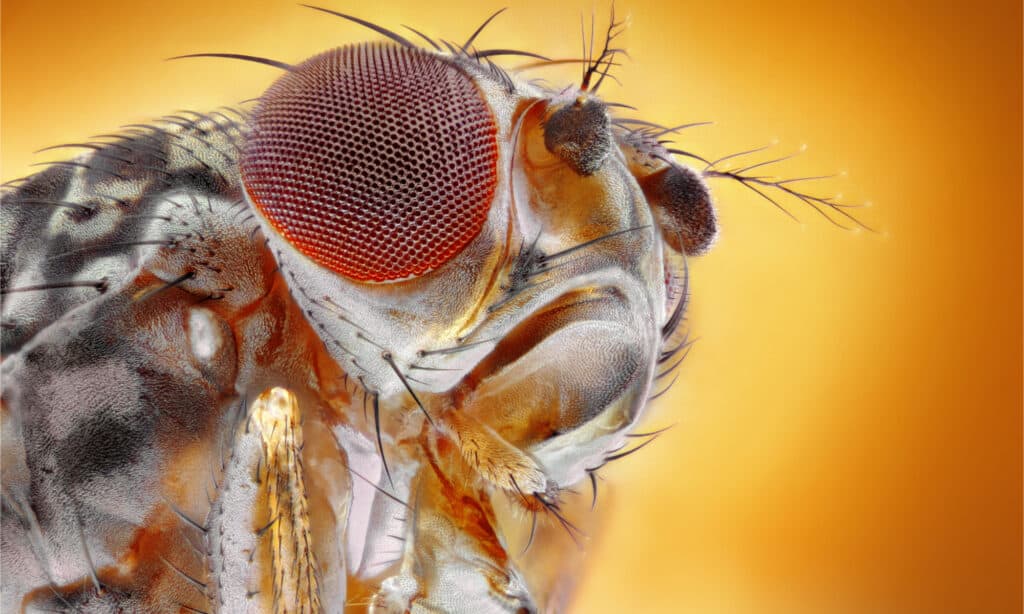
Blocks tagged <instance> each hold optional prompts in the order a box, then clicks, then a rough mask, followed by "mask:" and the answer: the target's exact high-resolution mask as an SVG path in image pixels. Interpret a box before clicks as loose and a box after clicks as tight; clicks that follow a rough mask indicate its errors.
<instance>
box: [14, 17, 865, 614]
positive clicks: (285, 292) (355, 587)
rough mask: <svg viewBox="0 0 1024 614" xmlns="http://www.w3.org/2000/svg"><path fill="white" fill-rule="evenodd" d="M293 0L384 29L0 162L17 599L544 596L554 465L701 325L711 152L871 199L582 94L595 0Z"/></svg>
mask: <svg viewBox="0 0 1024 614" xmlns="http://www.w3.org/2000/svg"><path fill="white" fill-rule="evenodd" d="M310 8H314V9H315V10H317V11H320V12H322V13H327V14H329V15H332V16H335V17H338V18H342V19H346V20H349V21H353V22H356V23H358V24H361V25H363V26H366V27H367V28H369V29H370V30H372V31H373V32H374V36H376V37H377V39H378V40H372V41H369V42H360V43H354V44H349V45H345V46H343V47H340V48H337V49H333V50H329V51H326V52H323V53H321V54H319V55H316V56H314V57H311V58H309V59H306V60H304V61H300V62H297V63H286V62H283V61H279V60H272V59H267V58H260V57H254V56H244V55H235V54H197V55H219V56H227V57H230V58H233V59H237V60H243V61H255V62H260V63H264V64H268V65H270V66H273V67H275V68H277V69H280V70H281V75H280V77H279V78H278V79H277V81H276V82H275V83H274V84H273V85H272V86H271V87H270V88H269V89H268V90H267V91H266V92H265V93H264V94H262V95H261V96H260V97H259V98H258V99H257V100H256V101H255V104H254V105H249V106H243V107H241V108H226V109H221V110H216V111H212V112H205V113H198V112H197V113H178V114H175V115H170V116H167V117H165V118H164V119H162V120H160V121H158V122H156V123H154V124H152V125H135V126H129V127H126V128H125V129H123V130H122V131H121V132H118V133H111V134H107V135H102V136H99V137H97V138H96V139H94V140H91V141H89V142H85V143H79V144H75V146H77V147H81V148H83V149H84V153H83V154H81V155H79V156H78V157H75V158H73V159H70V160H67V161H63V162H57V163H54V164H52V165H50V166H49V167H48V168H47V169H46V170H44V171H42V172H39V173H37V174H35V175H32V176H30V177H26V178H24V179H20V180H15V181H12V182H9V183H8V184H7V185H6V186H5V189H4V193H3V201H2V207H0V222H2V224H0V229H2V233H3V246H2V263H0V287H2V293H3V322H2V324H3V326H2V349H3V362H2V376H3V381H4V388H3V408H2V409H3V414H2V419H3V499H2V504H3V517H2V518H3V525H2V535H3V554H2V557H3V561H2V562H3V567H4V574H3V585H2V607H3V609H4V610H5V611H8V610H9V611H16V610H24V611H36V610H39V611H68V612H72V611H73V612H113V611H161V612H162V611H180V612H239V611H246V612H271V611H272V612H319V611H331V612H334V611H342V610H344V609H346V608H352V607H355V608H366V609H368V610H370V611H375V612H392V611H395V612H405V611H417V612H427V611H444V612H524V611H525V612H532V611H560V610H563V609H564V608H565V607H566V603H567V599H568V596H569V594H570V591H569V590H568V589H567V586H570V585H571V580H566V578H570V577H571V576H573V575H574V569H573V568H574V565H575V564H576V563H577V562H578V557H577V556H574V554H573V553H574V552H578V551H579V550H578V549H580V548H583V547H584V546H585V541H586V540H585V531H584V530H583V529H582V528H581V525H582V524H583V522H585V519H581V518H580V517H579V516H578V515H576V514H573V513H571V512H573V511H576V510H575V508H572V509H570V507H569V505H568V503H567V500H568V498H569V493H571V492H573V489H576V488H577V487H578V486H581V485H582V486H586V485H587V484H588V482H589V483H590V484H591V485H593V487H594V496H595V497H596V478H595V476H596V474H597V472H598V471H599V470H600V469H601V468H602V467H603V466H604V465H605V464H607V463H609V462H612V461H616V460H619V459H621V458H623V457H625V456H627V455H629V454H630V453H631V452H633V451H635V450H636V449H639V448H640V447H642V446H643V445H646V443H648V442H649V441H651V440H652V439H653V438H654V437H655V436H656V435H657V432H654V433H646V434H643V433H635V432H633V430H634V427H635V425H636V424H637V422H638V421H639V420H640V418H641V417H642V415H643V412H644V409H645V407H646V406H647V404H648V402H649V400H650V399H651V398H652V397H654V396H657V395H658V394H659V393H660V392H661V391H663V390H664V389H665V387H666V386H667V385H670V381H671V377H672V375H673V373H674V371H675V369H676V367H678V366H679V363H680V362H681V360H682V358H683V357H684V356H685V354H686V350H687V347H688V342H687V338H686V334H685V330H684V327H683V321H684V320H683V316H684V314H685V309H686V301H687V268H686V262H687V258H689V257H692V256H697V255H700V254H702V253H704V252H705V251H707V250H708V249H709V248H710V246H711V245H712V243H713V242H714V239H715V236H716V232H717V227H716V218H715V210H714V206H713V204H712V197H711V191H710V189H709V187H708V182H709V181H710V180H712V179H724V180H728V181H735V182H739V183H742V184H743V185H745V186H746V187H748V188H750V189H751V190H752V191H754V192H756V193H758V194H759V195H761V196H764V197H765V198H767V199H769V200H772V199H773V196H772V194H773V193H778V194H781V195H787V196H789V197H794V198H796V199H799V200H801V201H803V202H804V203H806V204H807V205H810V206H811V207H814V208H815V209H818V210H819V212H821V213H823V214H825V215H826V216H827V217H828V216H832V219H838V220H843V219H846V220H847V221H851V222H856V221H855V220H854V219H853V218H852V217H850V216H849V215H848V214H847V213H846V212H845V210H844V209H843V208H842V206H841V205H839V204H838V203H836V202H834V201H832V200H830V199H824V198H817V197H814V196H812V195H809V194H806V193H804V192H802V191H800V190H799V189H797V188H796V187H795V186H796V185H797V184H795V183H793V181H792V180H789V181H786V180H777V179H772V178H769V177H766V176H764V175H763V174H762V173H760V172H758V173H753V172H752V171H754V170H755V169H759V170H761V169H763V167H764V166H765V165H767V164H768V162H756V163H750V164H746V165H741V166H740V167H739V168H733V167H726V166H724V163H725V162H726V161H727V160H728V159H720V160H708V159H705V158H703V157H702V156H700V155H698V154H696V153H693V152H689V151H685V150H682V149H675V148H672V147H670V146H669V143H667V139H668V138H669V137H670V136H671V135H673V134H675V133H677V132H679V131H680V130H682V129H684V128H686V127H688V126H685V125H684V126H674V127H673V126H660V125H657V124H655V123H653V122H649V121H646V120H643V119H640V118H636V117H632V114H633V111H634V110H633V109H631V108H629V107H626V106H625V105H618V104H615V103H613V102H610V101H606V100H604V99H602V97H601V94H600V92H601V86H602V84H603V83H605V82H606V80H608V79H613V78H614V76H612V75H611V71H612V69H613V67H614V66H616V65H617V62H616V61H615V59H616V58H617V57H618V56H620V55H621V54H622V53H623V52H622V50H621V49H619V48H617V47H616V46H615V38H616V36H617V35H618V34H619V33H620V32H621V30H622V27H623V24H622V22H620V21H618V20H616V18H615V17H614V14H613V16H612V19H611V21H610V25H609V27H608V28H607V30H606V31H605V32H604V36H603V40H602V41H601V42H598V43H597V44H596V45H595V44H594V38H592V39H591V45H590V46H589V47H588V48H587V50H586V51H585V53H584V54H583V55H584V57H581V58H574V59H568V60H566V59H556V60H552V59H548V58H546V57H543V56H541V55H539V54H537V53H534V52H529V51H521V50H514V49H481V48H479V47H478V46H477V45H476V44H475V41H476V40H477V37H478V35H479V34H480V32H481V31H482V30H483V28H484V27H485V26H487V25H488V24H489V23H490V21H491V20H492V19H493V18H494V17H496V16H497V13H496V14H495V15H492V16H491V17H490V18H488V19H487V20H486V21H485V22H484V23H483V24H482V25H481V26H480V28H478V29H477V30H476V31H475V32H474V33H473V34H472V35H471V36H469V37H468V39H466V40H465V41H464V42H461V43H457V42H451V41H446V40H440V39H435V38H432V37H430V36H428V35H426V34H423V33H421V32H419V31H418V30H414V29H411V28H409V29H406V30H402V31H396V30H392V29H388V28H385V27H384V26H381V25H378V24H374V23H371V22H369V21H366V20H363V19H361V18H359V17H355V16H351V15H346V14H342V13H339V12H336V11H333V10H331V9H327V8H321V7H310ZM499 13H500V11H499ZM510 57H512V58H516V59H518V60H522V61H525V62H527V65H528V66H534V67H539V66H546V65H552V64H558V63H570V62H575V63H578V64H579V65H580V66H581V68H582V70H581V75H580V80H579V82H578V83H575V84H573V85H571V86H568V87H564V88H549V87H546V86H543V85H541V84H538V83H536V82H532V81H527V80H525V79H524V78H522V77H521V76H520V75H519V73H515V72H509V71H507V70H505V69H503V68H501V67H499V65H498V64H496V61H497V60H498V59H499V58H505V59H508V58H510ZM730 158H733V157H730ZM688 163H689V164H693V165H694V166H693V167H691V166H690V165H689V164H688ZM773 202H775V201H774V200H773ZM630 442H633V443H634V444H635V445H633V446H629V445H628V444H629V443H630ZM585 508H586V506H583V507H582V512H580V513H585V512H586V509H585Z"/></svg>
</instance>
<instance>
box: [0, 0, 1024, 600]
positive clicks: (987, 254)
mask: <svg viewBox="0 0 1024 614" xmlns="http://www.w3.org/2000/svg"><path fill="white" fill-rule="evenodd" d="M320 2H321V4H323V5H324V6H327V7H329V8H332V9H335V10H340V11H343V12H349V13H353V14H357V15H359V16H362V17H364V18H369V19H372V20H375V21H377V22H379V23H381V24H384V25H387V26H391V27H396V28H397V27H398V26H399V25H400V24H408V25H411V26H414V27H416V28H418V29H421V30H422V31H424V32H427V33H429V34H431V35H437V36H440V37H443V38H451V39H455V40H464V39H465V38H466V37H467V36H468V35H469V33H470V32H472V31H473V30H474V29H475V28H476V26H477V25H479V23H480V22H481V21H482V20H483V19H484V18H485V17H486V16H487V15H488V14H490V13H491V12H492V11H494V10H496V9H498V8H501V6H503V4H501V3H499V4H493V5H492V4H487V3H478V2H468V1H463V2H457V1H453V0H433V1H431V2H429V3H422V2H416V1H413V0H404V1H402V2H379V1H378V2H362V1H356V0H346V1H342V0H320ZM509 4H511V10H509V11H508V12H507V13H506V14H505V15H502V16H501V17H500V18H498V20H497V21H496V22H495V23H494V24H492V26H491V27H490V28H488V30H487V31H486V32H485V33H484V34H483V35H481V37H480V39H479V41H478V42H479V44H480V45H482V46H487V47H514V48H523V49H528V50H532V51H536V52H539V53H543V54H546V55H548V56H551V57H572V56H576V55H578V54H579V53H580V51H579V49H580V15H581V13H582V14H584V15H586V21H587V22H588V24H589V20H590V15H591V12H592V11H595V12H596V16H597V24H598V28H599V29H600V28H602V27H603V26H604V25H605V24H606V22H607V18H608V13H609V3H607V2H597V3H590V2H583V1H580V0H565V1H562V2H552V1H551V0H536V1H535V0H530V1H526V2H509ZM615 8H616V11H617V13H618V14H619V15H621V16H628V17H629V21H630V27H629V29H628V31H627V32H626V33H625V34H624V35H623V37H622V40H621V43H622V44H624V45H625V46H626V47H628V49H629V54H630V59H628V60H625V59H624V60H623V62H624V64H623V66H621V67H619V68H618V69H617V70H616V71H615V72H614V75H615V76H616V77H617V78H618V79H619V81H621V85H620V84H617V83H611V82H610V83H606V84H605V85H604V86H603V88H602V93H603V94H604V95H605V97H606V98H607V99H610V100H614V101H616V102H622V103H626V104H631V105H634V106H636V107H638V108H639V111H638V112H637V113H630V115H632V116H636V117H642V118H644V119H647V120H650V121H655V122H660V123H663V124H669V125H671V124H677V123H683V122H690V121H705V120H710V121H714V122H715V124H714V125H713V126H708V127H702V128H694V129H691V130H688V131H686V132H685V133H683V134H682V135H681V137H680V139H679V141H678V142H679V145H680V146H681V147H683V148H684V149H688V150H690V151H694V152H698V153H700V154H702V155H704V156H705V157H719V156H724V155H727V154H730V153H734V152H738V151H742V150H746V149H750V148H752V147H758V146H761V145H765V144H770V143H776V145H775V146H774V147H773V149H772V150H771V151H769V152H766V153H765V154H764V156H771V155H773V154H780V155H781V154H786V153H790V152H792V151H796V150H799V149H800V147H801V146H803V145H805V144H806V145H807V151H805V152H804V153H803V154H801V155H800V156H799V157H797V158H796V159H794V160H791V161H789V162H786V163H785V164H784V165H781V166H780V167H779V169H778V172H779V173H780V174H782V175H786V176H791V177H798V176H804V175H818V174H828V173H833V172H840V173H843V175H841V176H840V177H837V178H835V179H831V180H827V181H824V182H821V183H820V184H819V185H818V186H816V187H815V188H814V191H815V192H816V193H819V194H823V195H831V194H834V193H836V192H842V194H843V200H844V201H845V202H848V203H871V204H872V206H871V207H869V208H865V209H863V210H859V211H858V212H857V215H858V216H859V217H860V219H862V220H863V221H864V222H865V223H866V224H868V225H870V226H872V227H873V228H875V229H876V230H877V232H873V233H872V232H850V231H845V230H842V229H840V228H837V227H836V226H834V225H831V224H829V223H828V222H827V221H826V220H824V219H823V218H822V217H820V216H819V215H817V214H816V213H814V211H812V210H811V209H809V208H808V207H807V206H806V205H803V204H801V203H799V202H795V201H792V200H783V201H781V202H783V203H784V204H785V205H786V207H787V208H788V209H789V211H791V212H792V213H793V215H795V216H796V217H797V218H798V219H799V221H797V222H794V221H793V220H791V219H789V218H788V217H786V216H785V215H783V214H782V213H780V212H779V211H778V210H777V209H775V208H774V207H773V206H772V205H771V204H770V203H767V202H765V201H762V200H760V199H759V198H758V197H757V196H756V195H754V194H753V193H752V192H750V191H748V190H745V189H744V188H742V187H741V186H737V185H731V184H729V183H728V182H723V181H721V180H718V181H716V182H715V183H714V184H713V186H712V187H713V190H714V193H715V197H716V199H717V202H718V207H719V215H720V223H721V228H722V232H721V239H720V241H719V242H718V244H717V245H716V247H715V248H714V249H713V251H712V252H711V253H710V254H709V255H707V256H704V257H702V258H699V259H696V260H694V261H693V262H691V266H690V271H691V275H692V279H691V289H692V302H691V305H692V307H691V309H690V312H689V326H690V329H691V331H692V334H693V335H694V336H695V337H697V338H699V340H698V341H697V342H696V344H695V345H694V346H693V350H692V352H691V353H690V355H689V357H688V358H687V359H686V361H685V362H684V364H683V367H682V370H681V376H680V377H679V380H678V382H677V383H676V385H675V387H674V388H673V389H672V391H671V392H670V393H669V394H668V395H666V396H664V397H662V398H661V399H659V401H658V402H657V403H656V404H655V406H654V407H653V409H652V411H651V412H650V413H649V417H648V419H647V420H646V423H645V425H644V426H645V428H646V427H650V428H659V427H663V426H667V425H675V426H674V428H672V429H671V430H669V431H668V432H667V433H665V434H664V435H662V436H661V437H660V438H659V439H658V440H657V441H656V442H655V443H653V444H652V445H651V446H649V447H647V448H646V449H645V450H643V451H642V452H640V453H638V454H636V455H633V456H630V457H629V458H628V459H623V460H622V461H619V462H617V463H614V464H612V465H610V466H609V467H607V468H606V469H605V470H604V471H602V477H603V478H604V479H603V480H602V483H601V498H600V499H599V502H598V509H599V510H600V512H601V514H602V516H603V521H602V529H601V530H600V531H595V532H594V533H593V535H592V537H591V544H590V547H589V553H588V555H587V562H586V565H585V566H584V567H583V568H582V569H581V570H580V574H581V578H582V579H581V584H580V589H579V593H578V598H577V599H576V601H575V604H574V606H575V607H574V611H577V612H623V611H631V612H707V613H727V612H736V613H741V612H742V613H747V612H757V613H761V612H782V613H799V612H816V613H817V612H830V613H831V612H835V613H843V612H858V613H860V612H899V613H904V612H905V613H917V612H922V613H923V612H988V613H1003V612H1007V613H1009V612H1019V611H1020V610H1021V386H1022V382H1021V338H1022V336H1021V335H1022V330H1021V283H1022V281H1021V277H1022V276H1021V223H1022V219H1021V211H1022V200H1021V130H1022V126H1021V4H1020V2H1012V1H1011V2H1002V3H1000V2H971V3H968V2H930V1H929V2H926V1H923V0H915V1H912V2H891V1H888V0H886V1H882V0H865V1H862V2H857V3H848V2H843V3H807V2H802V1H797V0H776V1H775V2H770V3H764V2H742V1H739V0H717V1H716V2H654V1H651V0H620V1H619V2H617V3H616V7H615ZM0 19H2V71H0V72H2V81H0V135H2V136H0V147H2V150H0V154H2V158H0V161H2V165H3V166H2V178H3V180H9V179H12V178H15V177H19V176H21V175H24V174H26V173H29V172H31V171H32V167H30V166H29V165H30V164H32V163H35V162H41V161H45V160H47V159H56V158H57V157H59V156H61V155H69V154H68V153H67V152H59V153H53V152H46V154H40V155H33V154H32V152H33V151H34V150H37V149H40V148H42V147H46V146H49V145H53V144H56V143H65V142H69V141H77V140H83V139H85V138H86V137H88V136H90V135H94V134H98V133H102V132H110V131H112V130H113V129H115V128H117V127H118V126H120V125H123V124H127V123H132V122H137V121H146V120H150V119H152V118H155V117H158V116H160V115H162V114H165V113H169V112H172V111H174V110H176V109H182V108H191V109H197V110H208V109H213V108H215V107H217V106H220V105H225V104H233V103H235V102H237V101H240V100H242V99H246V98H250V97H254V96H257V95H259V94H260V93H261V91H262V90H263V89H264V88H265V87H266V86H267V85H269V83H270V82H271V81H272V80H273V78H274V77H275V76H276V72H275V71H274V70H273V69H269V68H266V67H259V66H252V65H247V64H244V63H239V62H231V61H226V60H210V59H203V60H183V61H175V62H164V61H163V60H164V58H167V57H170V56H174V55H180V54H185V53H196V52H236V53H250V54H255V55H265V56H269V57H272V58H275V59H278V60H282V61H287V62H294V61H299V60H301V59H303V58H305V57H307V56H309V55H312V54H314V53H316V52H318V51H321V50H323V49H325V48H328V47H332V46H336V45H341V44H344V43H347V42H354V41H358V40H364V39H367V38H370V36H369V34H370V33H368V32H367V31H364V30H362V29H360V28H359V27H357V26H355V25H353V24H349V23H346V22H343V21H341V20H337V19H333V18H330V17H327V16H325V15H322V14H318V13H314V12H312V11H309V10H307V9H303V8H301V7H298V6H295V5H294V4H293V3H291V2H285V1H280V2H263V1H261V2H253V1H245V2H243V1H240V0H233V1H225V2H218V3H211V2H208V1H204V0H176V1H174V2H137V1H135V0H132V1H121V2H105V1H102V0H97V1H94V2H81V1H78V0H75V1H67V2H63V1H61V2H46V1H33V2H27V1H26V2H16V1H13V0H4V1H3V3H2V15H0ZM588 28H589V26H588ZM515 64H516V62H515V61H512V62H507V63H506V65H515ZM530 76H537V77H541V76H542V77H545V78H547V79H548V80H549V81H550V82H551V83H553V84H559V85H562V84H566V85H567V84H569V83H573V82H576V83H578V78H579V77H578V71H577V69H576V68H564V69H562V68H560V69H543V70H537V71H533V72H531V73H530ZM46 156H49V157H46ZM761 159H766V158H761ZM584 490H585V495H586V496H589V492H586V489H584Z"/></svg>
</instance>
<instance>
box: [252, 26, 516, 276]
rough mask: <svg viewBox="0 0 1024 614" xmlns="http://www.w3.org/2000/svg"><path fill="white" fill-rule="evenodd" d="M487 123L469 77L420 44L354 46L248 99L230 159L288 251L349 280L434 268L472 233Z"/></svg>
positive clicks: (492, 155) (488, 141)
mask: <svg viewBox="0 0 1024 614" xmlns="http://www.w3.org/2000/svg"><path fill="white" fill-rule="evenodd" d="M496 137H497V126H496V123H495V120H494V116H493V114H492V113H491V110H490V108H489V107H488V105H487V103H486V102H485V100H484V98H483V95H482V93H481V92H480V90H479V89H478V87H477V85H476V84H475V83H474V81H473V80H472V78H470V76H469V75H468V74H466V73H465V72H464V71H463V70H462V69H461V68H459V67H458V66H457V65H456V64H455V63H453V62H451V61H450V60H447V59H445V58H442V57H439V56H436V55H434V54H432V53H430V52H427V51H423V50H420V49H410V48H402V47H396V46H391V45H384V44H360V45H352V46H348V47H343V48H340V49H335V50H332V51H328V52H326V53H323V54H321V55H318V56H315V57H313V58H311V59H309V60H307V61H306V62H304V63H302V64H300V65H298V66H296V67H295V68H294V69H293V70H291V71H289V72H288V73H287V74H285V75H284V76H283V77H281V78H280V79H279V80H278V81H277V82H276V83H275V84H274V85H273V86H271V88H270V89H269V90H268V91H267V93H266V94H264V96H263V97H262V98H261V99H260V102H259V105H258V107H257V109H256V111H255V113H254V116H253V119H252V132H251V135H250V137H249V139H248V140H247V143H246V147H245V150H244V152H243V156H242V163H241V168H242V178H243V182H244V185H245V188H246V191H247V193H248V195H249V197H250V199H251V200H252V202H253V204H254V205H255V206H256V207H257V208H258V209H259V210H260V211H261V212H262V214H263V215H264V216H265V217H266V219H267V220H268V221H269V223H270V224H271V225H272V226H273V227H274V228H275V229H276V230H277V231H278V232H279V233H281V234H282V235H283V236H284V237H285V238H286V239H287V240H288V241H289V242H290V243H291V244H292V245H294V246H295V247H296V248H297V249H298V250H299V251H300V252H302V253H303V254H305V255H306V256H307V257H309V258H311V259H312V260H313V261H315V262H317V263H318V264H320V265H322V266H324V267H326V268H328V269H330V270H332V271H334V272H335V273H339V274H341V275H343V276H344V277H346V278H349V279H351V280H355V281H361V282H384V281H395V280H401V279H406V278H410V277H416V276H420V275H423V274H424V273H427V272H429V271H432V270H434V269H436V268H438V267H440V266H441V265H443V264H444V263H445V262H447V261H449V260H451V259H452V258H453V257H454V256H455V255H456V254H458V253H459V252H460V251H461V250H462V249H463V248H464V247H465V246H466V245H467V244H468V243H469V242H470V241H471V240H472V239H473V238H474V237H476V236H477V234H479V232H480V229H481V228H482V227H483V224H484V222H485V221H486V219H487V215H488V212H489V210H490V205H491V201H492V200H493V198H494V190H495V185H496V181H497V140H496Z"/></svg>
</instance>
